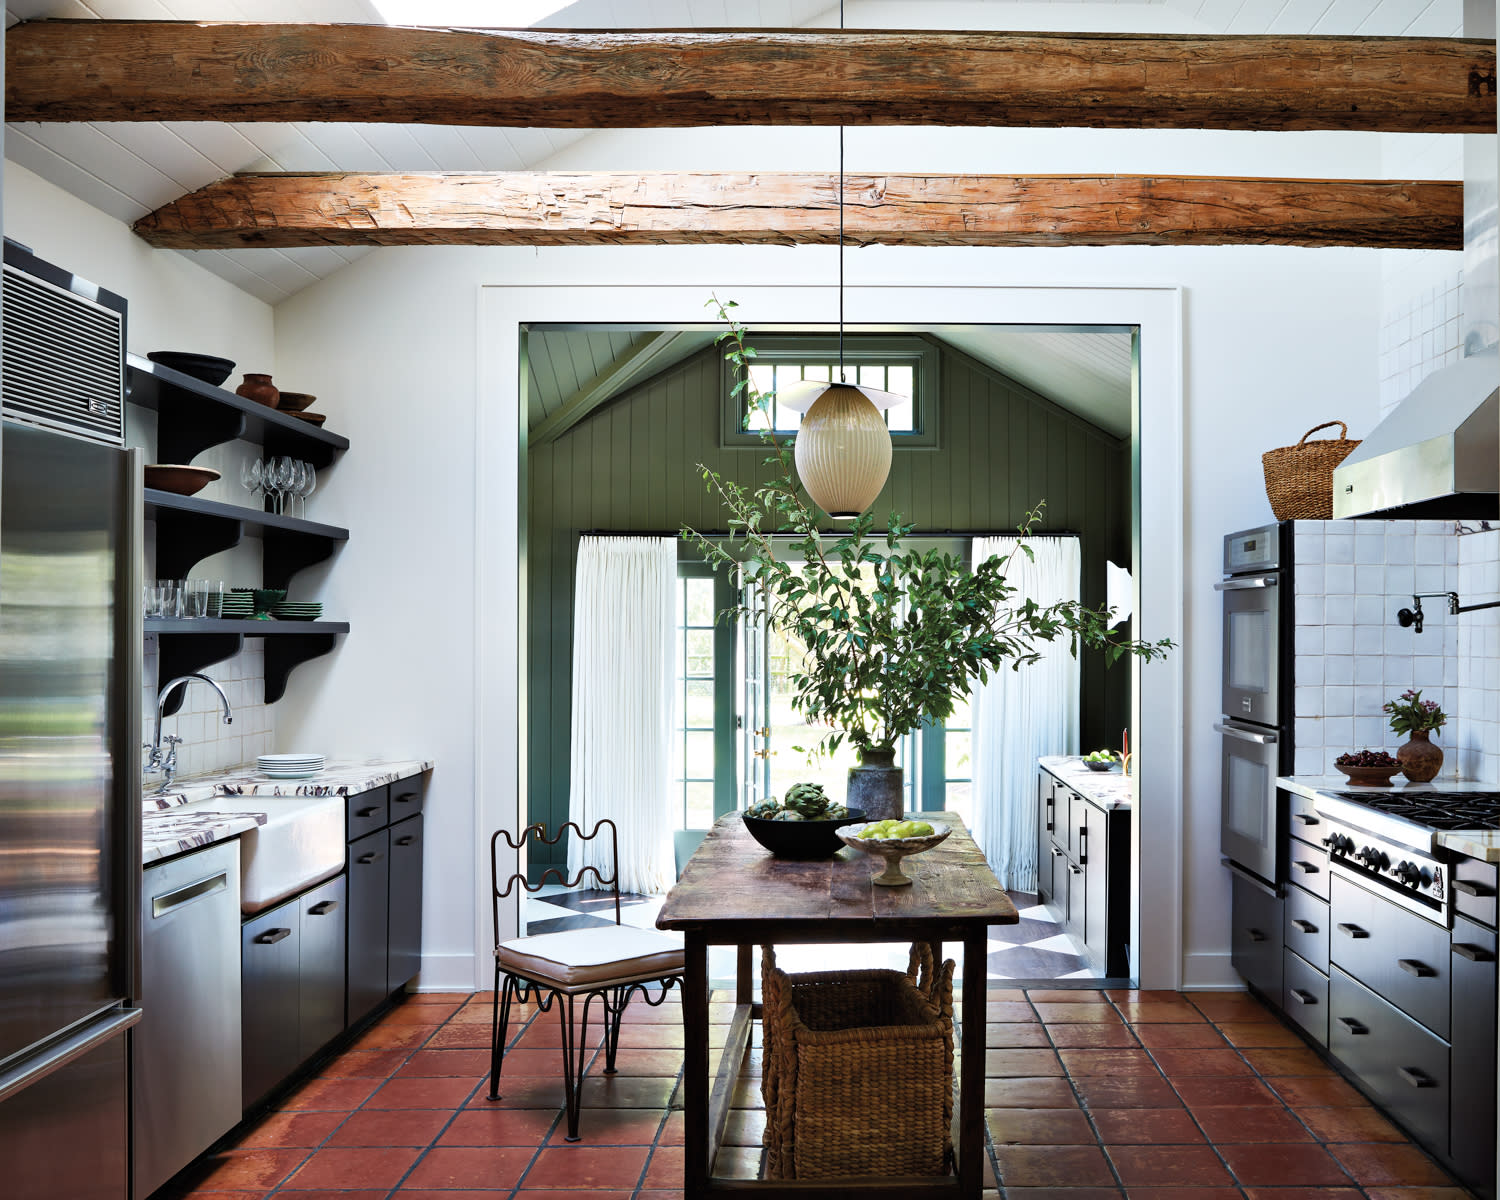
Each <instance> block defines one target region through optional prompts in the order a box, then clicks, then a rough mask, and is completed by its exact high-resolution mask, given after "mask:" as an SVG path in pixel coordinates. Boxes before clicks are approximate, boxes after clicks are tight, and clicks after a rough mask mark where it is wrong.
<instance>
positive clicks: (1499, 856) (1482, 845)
mask: <svg viewBox="0 0 1500 1200" xmlns="http://www.w3.org/2000/svg"><path fill="white" fill-rule="evenodd" d="M1276 786H1277V787H1279V788H1284V789H1286V790H1287V791H1289V792H1295V793H1296V794H1297V795H1299V796H1305V797H1306V798H1307V799H1309V800H1316V799H1317V796H1318V793H1319V792H1332V793H1349V794H1352V795H1358V794H1360V793H1362V792H1368V793H1371V794H1374V795H1408V796H1409V795H1421V796H1451V795H1455V794H1459V793H1463V792H1489V791H1500V784H1495V783H1489V782H1485V781H1483V780H1473V779H1434V780H1433V781H1432V782H1431V783H1393V784H1391V785H1390V786H1389V787H1356V786H1355V785H1353V784H1351V783H1350V782H1349V780H1348V779H1346V778H1345V777H1344V776H1342V775H1283V776H1281V777H1280V778H1279V779H1277V780H1276ZM1432 843H1433V846H1434V847H1436V848H1437V849H1440V850H1451V851H1452V852H1453V853H1455V854H1463V855H1467V856H1468V857H1469V858H1477V859H1479V860H1481V861H1482V862H1492V863H1500V832H1496V831H1495V830H1492V829H1451V830H1440V831H1439V832H1437V833H1434V834H1433V838H1432Z"/></svg>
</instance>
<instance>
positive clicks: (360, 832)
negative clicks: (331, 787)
mask: <svg viewBox="0 0 1500 1200" xmlns="http://www.w3.org/2000/svg"><path fill="white" fill-rule="evenodd" d="M389 791H390V789H389V788H384V787H378V788H371V789H370V790H369V791H368V792H360V793H359V795H357V796H350V797H349V801H348V807H349V817H348V823H347V826H346V830H345V838H346V840H348V841H351V842H352V841H354V839H355V838H362V837H364V836H365V834H367V833H374V832H375V831H376V830H377V829H384V828H385V827H386V826H387V825H389V824H390V823H391V807H390V795H389Z"/></svg>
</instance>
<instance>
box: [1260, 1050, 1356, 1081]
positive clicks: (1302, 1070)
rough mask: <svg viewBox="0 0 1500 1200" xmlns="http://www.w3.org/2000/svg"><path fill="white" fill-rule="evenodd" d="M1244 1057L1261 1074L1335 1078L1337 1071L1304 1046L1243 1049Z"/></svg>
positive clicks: (1268, 1075)
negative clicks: (1283, 1048)
mask: <svg viewBox="0 0 1500 1200" xmlns="http://www.w3.org/2000/svg"><path fill="white" fill-rule="evenodd" d="M1244 1055H1245V1059H1246V1061H1247V1062H1249V1064H1250V1065H1251V1066H1252V1067H1254V1068H1255V1069H1256V1070H1257V1071H1259V1072H1260V1073H1261V1074H1262V1075H1264V1076H1266V1077H1268V1078H1269V1077H1270V1076H1273V1075H1303V1076H1307V1075H1313V1076H1323V1077H1325V1078H1328V1077H1333V1078H1337V1075H1338V1072H1336V1071H1335V1070H1334V1069H1333V1068H1332V1067H1330V1066H1329V1065H1328V1064H1327V1063H1325V1062H1324V1061H1323V1060H1322V1059H1321V1058H1319V1057H1318V1056H1317V1055H1316V1054H1314V1053H1313V1052H1312V1051H1311V1050H1309V1049H1308V1048H1307V1047H1306V1046H1298V1047H1296V1048H1295V1049H1287V1050H1281V1049H1269V1050H1252V1049H1247V1050H1245V1051H1244Z"/></svg>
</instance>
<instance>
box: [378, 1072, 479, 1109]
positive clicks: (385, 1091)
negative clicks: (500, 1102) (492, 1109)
mask: <svg viewBox="0 0 1500 1200" xmlns="http://www.w3.org/2000/svg"><path fill="white" fill-rule="evenodd" d="M478 1084H479V1081H478V1080H477V1079H392V1080H389V1081H388V1082H386V1083H385V1084H383V1085H382V1086H381V1088H380V1090H379V1091H378V1092H376V1093H375V1094H374V1095H373V1096H371V1097H370V1099H369V1101H368V1103H367V1104H366V1106H365V1107H367V1108H446V1109H449V1110H450V1111H451V1110H453V1109H455V1108H458V1107H459V1106H460V1105H462V1104H463V1102H464V1100H465V1099H467V1097H468V1095H469V1093H470V1092H472V1091H474V1090H475V1088H476V1087H477V1086H478Z"/></svg>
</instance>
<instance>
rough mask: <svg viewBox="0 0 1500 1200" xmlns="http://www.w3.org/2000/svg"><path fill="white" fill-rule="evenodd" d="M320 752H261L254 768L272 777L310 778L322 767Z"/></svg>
mask: <svg viewBox="0 0 1500 1200" xmlns="http://www.w3.org/2000/svg"><path fill="white" fill-rule="evenodd" d="M323 761H324V760H323V756H322V755H321V754H262V755H261V756H260V757H259V758H257V759H256V760H255V768H256V770H258V771H259V772H260V773H261V774H262V775H268V776H270V777H271V778H272V779H311V778H312V777H313V776H314V775H316V774H317V773H318V772H319V771H321V770H322V769H323Z"/></svg>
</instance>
